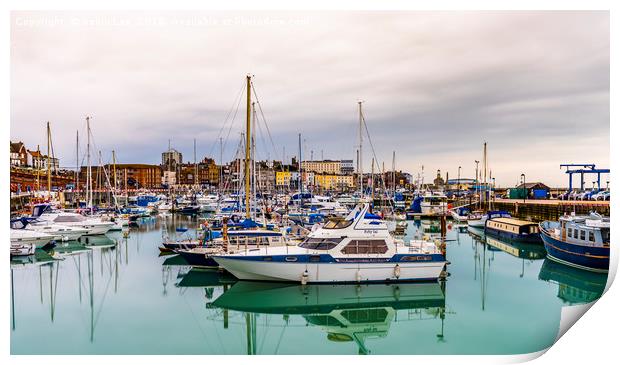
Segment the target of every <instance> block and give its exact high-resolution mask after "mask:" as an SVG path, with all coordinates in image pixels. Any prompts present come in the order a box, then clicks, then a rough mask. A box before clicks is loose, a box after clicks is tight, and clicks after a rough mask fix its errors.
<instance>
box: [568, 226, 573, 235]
mask: <svg viewBox="0 0 620 365" xmlns="http://www.w3.org/2000/svg"><path fill="white" fill-rule="evenodd" d="M572 236H573V229H572V228H569V229H568V237H572Z"/></svg>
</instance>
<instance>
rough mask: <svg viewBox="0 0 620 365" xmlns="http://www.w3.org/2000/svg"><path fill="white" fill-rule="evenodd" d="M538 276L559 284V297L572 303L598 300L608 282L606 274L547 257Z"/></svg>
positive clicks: (565, 301)
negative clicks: (581, 268) (561, 262)
mask: <svg viewBox="0 0 620 365" xmlns="http://www.w3.org/2000/svg"><path fill="white" fill-rule="evenodd" d="M538 278H539V279H540V280H544V281H548V282H551V283H555V284H557V285H558V294H557V295H558V298H560V299H562V301H563V302H564V303H567V304H571V305H574V304H583V303H590V302H592V301H595V300H597V299H598V298H600V297H601V295H602V294H603V291H604V290H605V284H606V283H607V275H606V274H599V273H594V272H590V271H585V270H578V269H575V268H572V267H569V266H566V265H562V264H559V263H557V262H555V261H552V260H550V259H545V262H544V263H543V265H542V267H541V268H540V273H539V274H538Z"/></svg>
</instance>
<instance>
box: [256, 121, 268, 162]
mask: <svg viewBox="0 0 620 365" xmlns="http://www.w3.org/2000/svg"><path fill="white" fill-rule="evenodd" d="M255 124H256V129H258V134H259V138H260V141H261V144H262V145H263V148H264V152H265V158H267V156H269V151H268V150H267V143H265V137H264V136H263V129H262V128H261V126H260V123H255ZM254 136H256V134H255V135H254ZM255 143H256V141H255ZM254 149H255V151H254V153H256V152H257V151H256V150H257V148H256V144H255V145H254ZM257 155H258V154H257ZM254 157H255V158H256V156H254Z"/></svg>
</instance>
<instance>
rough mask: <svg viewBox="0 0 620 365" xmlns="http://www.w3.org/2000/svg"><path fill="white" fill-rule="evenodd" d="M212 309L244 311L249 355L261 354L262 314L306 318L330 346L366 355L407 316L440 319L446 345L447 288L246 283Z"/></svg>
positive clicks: (432, 285)
mask: <svg viewBox="0 0 620 365" xmlns="http://www.w3.org/2000/svg"><path fill="white" fill-rule="evenodd" d="M212 306H213V307H215V308H220V309H224V310H233V311H238V312H244V315H245V319H246V326H247V352H248V354H255V353H256V351H255V350H256V346H255V344H256V341H257V339H256V314H259V313H262V314H271V315H273V314H278V315H283V316H292V315H294V316H301V317H302V318H303V319H304V320H305V321H306V323H307V324H308V325H309V326H315V327H318V328H320V329H321V330H322V331H324V332H325V333H326V334H327V336H326V337H327V340H328V341H331V342H354V343H355V344H356V345H357V347H358V352H359V353H360V354H369V353H370V352H371V351H370V349H368V348H367V346H366V340H368V339H371V338H383V337H386V336H387V334H388V331H389V329H390V325H391V323H393V322H397V321H398V320H399V319H398V317H399V313H403V312H404V313H403V314H402V315H404V317H405V318H403V320H411V319H420V320H422V319H439V320H440V322H441V323H439V322H438V325H437V331H438V332H437V337H438V338H439V339H440V340H443V336H444V319H445V314H446V310H445V285H444V284H443V283H424V284H415V283H408V284H392V285H368V286H360V285H305V286H304V285H294V284H284V283H256V282H244V281H240V282H237V283H236V284H234V285H233V286H232V287H231V288H230V289H228V290H227V291H225V292H224V293H223V294H222V295H221V296H220V297H219V298H217V299H216V300H215V301H214V302H213V304H212ZM287 322H288V321H287Z"/></svg>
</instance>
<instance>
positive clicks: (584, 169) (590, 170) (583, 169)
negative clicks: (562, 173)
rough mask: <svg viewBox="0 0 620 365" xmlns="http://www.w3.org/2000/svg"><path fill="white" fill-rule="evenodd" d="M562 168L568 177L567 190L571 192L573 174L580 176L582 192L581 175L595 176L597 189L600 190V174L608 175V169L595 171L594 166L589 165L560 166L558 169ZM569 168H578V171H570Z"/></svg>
mask: <svg viewBox="0 0 620 365" xmlns="http://www.w3.org/2000/svg"><path fill="white" fill-rule="evenodd" d="M562 167H566V173H567V174H568V175H569V177H568V190H569V191H572V190H573V174H580V176H581V190H583V185H584V182H583V175H584V174H596V175H597V178H596V181H597V186H598V189H599V190H600V189H601V174H609V169H597V168H596V165H595V164H593V163H591V164H561V165H560V169H561V168H562ZM571 167H580V168H579V169H571Z"/></svg>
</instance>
